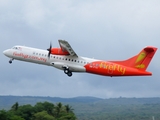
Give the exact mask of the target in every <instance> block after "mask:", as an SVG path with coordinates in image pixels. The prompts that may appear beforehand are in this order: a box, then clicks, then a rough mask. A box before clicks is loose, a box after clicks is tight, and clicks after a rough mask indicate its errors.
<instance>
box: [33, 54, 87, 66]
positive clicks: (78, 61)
mask: <svg viewBox="0 0 160 120" xmlns="http://www.w3.org/2000/svg"><path fill="white" fill-rule="evenodd" d="M33 55H39V56H42V57H43V56H44V57H47V55H46V54H41V53H35V52H33ZM50 57H51V58H54V59H60V60H66V61H67V60H68V61H72V62H77V63H84V64H86V63H88V62H85V61H80V60H75V59H70V58H61V57H58V56H57V57H56V56H53V55H51V56H50Z"/></svg>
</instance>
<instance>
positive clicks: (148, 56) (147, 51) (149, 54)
mask: <svg viewBox="0 0 160 120" xmlns="http://www.w3.org/2000/svg"><path fill="white" fill-rule="evenodd" d="M156 51H157V48H156V47H151V46H148V47H145V48H144V49H143V50H142V51H141V52H140V53H139V54H138V55H136V56H133V57H131V58H129V59H127V60H124V61H112V62H114V63H117V64H121V65H125V66H129V67H133V68H137V69H140V70H146V69H147V67H148V65H149V63H150V62H151V60H152V58H153V56H154V54H155V53H156Z"/></svg>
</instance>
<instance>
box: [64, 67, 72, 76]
mask: <svg viewBox="0 0 160 120" xmlns="http://www.w3.org/2000/svg"><path fill="white" fill-rule="evenodd" d="M64 73H65V74H67V75H68V76H69V77H71V76H72V72H71V71H70V70H69V68H65V69H64Z"/></svg>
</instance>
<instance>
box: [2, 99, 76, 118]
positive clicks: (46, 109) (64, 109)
mask: <svg viewBox="0 0 160 120" xmlns="http://www.w3.org/2000/svg"><path fill="white" fill-rule="evenodd" d="M70 108H71V107H70V106H69V105H65V106H64V105H63V104H62V103H57V104H56V105H54V104H52V103H49V102H44V103H41V102H38V103H37V104H36V105H35V106H31V105H30V104H28V105H22V106H19V104H18V102H16V103H15V104H14V105H13V106H12V107H11V109H10V110H8V111H5V110H0V120H76V116H75V114H74V113H73V111H71V109H70Z"/></svg>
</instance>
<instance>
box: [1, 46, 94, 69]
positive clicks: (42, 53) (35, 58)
mask: <svg viewBox="0 0 160 120" xmlns="http://www.w3.org/2000/svg"><path fill="white" fill-rule="evenodd" d="M3 53H4V54H5V55H6V56H7V57H9V58H11V59H15V60H21V61H26V62H32V63H37V64H43V65H48V66H53V67H55V68H58V69H61V70H64V67H68V68H70V70H71V71H72V72H85V71H86V69H85V67H84V66H85V65H86V64H88V63H90V62H93V61H95V59H90V58H85V57H76V56H70V55H53V54H51V55H50V57H48V51H47V50H42V49H36V48H31V47H25V46H15V47H13V48H11V49H8V50H5V51H4V52H3Z"/></svg>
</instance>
